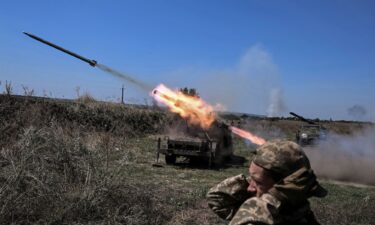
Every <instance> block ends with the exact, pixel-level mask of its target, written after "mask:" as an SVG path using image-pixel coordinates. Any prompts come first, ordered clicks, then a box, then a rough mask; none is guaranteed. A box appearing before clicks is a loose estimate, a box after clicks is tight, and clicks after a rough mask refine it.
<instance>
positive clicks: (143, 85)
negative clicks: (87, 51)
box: [23, 32, 153, 92]
mask: <svg viewBox="0 0 375 225" xmlns="http://www.w3.org/2000/svg"><path fill="white" fill-rule="evenodd" d="M23 33H24V34H25V35H27V36H29V37H31V38H32V39H34V40H37V41H39V42H42V43H43V44H46V45H48V46H51V47H53V48H55V49H57V50H60V51H62V52H64V53H66V54H68V55H71V56H73V57H75V58H77V59H80V60H82V61H84V62H86V63H88V64H90V66H93V67H97V68H99V69H101V70H102V71H105V72H107V73H110V74H112V75H113V76H115V77H117V78H120V79H123V80H126V81H129V82H131V83H133V84H135V85H137V86H138V87H140V88H141V89H142V90H144V91H146V92H150V91H152V89H153V88H152V87H151V86H150V85H148V84H146V83H143V82H140V81H138V80H136V79H134V78H132V77H131V76H129V75H127V74H124V73H120V72H118V71H116V70H114V69H111V68H109V67H108V66H105V65H103V64H99V63H97V62H96V61H95V60H93V59H88V58H85V57H83V56H81V55H78V54H77V53H74V52H72V51H69V50H67V49H65V48H63V47H60V46H58V45H56V44H53V43H52V42H49V41H46V40H44V39H42V38H40V37H38V36H36V35H34V34H31V33H27V32H23Z"/></svg>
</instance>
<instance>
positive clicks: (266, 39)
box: [0, 0, 375, 121]
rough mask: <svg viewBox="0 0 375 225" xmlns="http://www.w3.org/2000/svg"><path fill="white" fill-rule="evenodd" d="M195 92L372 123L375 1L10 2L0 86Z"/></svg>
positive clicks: (241, 106) (233, 102)
mask: <svg viewBox="0 0 375 225" xmlns="http://www.w3.org/2000/svg"><path fill="white" fill-rule="evenodd" d="M22 31H26V32H30V33H33V34H35V35H37V36H40V37H42V38H44V39H46V40H49V41H51V42H54V43H56V44H58V45H60V46H62V47H65V48H67V49H69V50H72V51H74V52H77V53H78V54H81V55H83V56H86V57H88V58H90V59H95V60H97V61H98V62H99V63H102V64H105V65H107V66H109V67H111V68H113V69H116V70H118V71H122V72H125V73H127V74H129V75H131V76H132V77H134V78H135V79H138V80H140V81H143V82H146V83H148V84H150V85H152V86H156V85H157V84H159V83H165V84H166V85H167V86H170V87H172V88H178V87H185V86H188V87H195V88H197V89H198V92H199V93H200V94H201V96H202V98H204V99H205V100H206V101H207V102H209V103H211V104H213V105H216V104H218V103H220V104H221V105H224V106H225V108H226V109H227V110H230V111H243V112H248V113H256V114H264V115H267V114H268V115H287V112H289V111H295V112H297V113H300V114H302V115H304V116H306V117H310V118H317V117H320V118H323V119H328V118H332V119H359V120H372V121H375V44H374V40H375V3H374V1H358V0H352V1H344V0H340V1H325V0H324V1H323V0H321V1H318V0H314V1H312V0H306V1H299V0H295V1H283V0H277V1H276V0H275V1H267V0H253V1H251V0H248V1H240V0H237V1H233V0H232V1H230V0H228V1H224V0H223V1H220V0H205V1H193V0H190V1H188V0H174V1H172V0H169V1H167V0H164V1H162V0H149V1H140V0H137V1H136V0H134V1H125V0H123V1H120V0H118V1H111V0H106V1H104V0H103V1H94V0H90V1H88V0H84V1H83V0H75V1H73V0H71V1H68V0H65V1H64V0H61V1H52V0H49V1H47V0H45V1H38V0H34V1H26V0H25V1H18V0H12V1H2V2H1V7H0V81H1V85H0V92H3V91H4V86H5V81H11V82H12V85H13V86H14V90H15V92H17V93H22V85H23V86H25V87H28V88H32V89H34V90H35V92H36V94H37V95H49V96H53V97H59V98H62V97H64V98H76V97H77V94H76V88H77V87H80V92H81V93H84V92H88V93H89V94H91V95H93V96H94V97H95V98H97V99H102V100H109V101H118V100H119V98H120V95H121V86H122V84H124V85H125V88H126V91H125V94H126V96H125V100H126V101H127V102H131V103H142V104H143V103H145V102H146V101H147V102H150V99H149V97H148V93H144V92H143V91H142V90H141V89H138V88H136V87H134V86H133V85H132V84H131V83H127V82H126V81H122V80H120V79H118V78H115V77H112V76H110V75H108V74H106V73H105V72H103V71H100V70H99V69H97V68H93V67H90V66H89V65H88V64H85V63H83V62H81V61H79V60H76V59H74V58H72V57H70V56H68V55H65V54H63V53H61V52H59V51H57V50H54V49H52V48H50V47H48V46H46V45H42V44H41V43H39V42H36V41H34V40H33V39H31V38H29V37H27V36H25V35H23V34H22Z"/></svg>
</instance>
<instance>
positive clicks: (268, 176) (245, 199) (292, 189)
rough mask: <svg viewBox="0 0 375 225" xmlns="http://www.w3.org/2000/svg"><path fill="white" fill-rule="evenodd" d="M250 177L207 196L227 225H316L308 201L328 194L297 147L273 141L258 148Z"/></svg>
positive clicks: (233, 179) (229, 181) (221, 186)
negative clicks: (313, 197)
mask: <svg viewBox="0 0 375 225" xmlns="http://www.w3.org/2000/svg"><path fill="white" fill-rule="evenodd" d="M249 175H250V176H249V177H248V178H246V177H245V176H244V175H243V174H240V175H237V176H234V177H231V178H227V179H226V180H224V181H222V182H221V183H220V184H218V185H217V186H215V187H213V188H211V189H210V190H209V192H208V193H207V198H208V205H209V207H210V208H211V209H212V210H213V211H214V212H215V213H216V214H217V215H218V216H220V217H221V218H223V219H226V220H229V221H230V223H229V225H242V224H247V225H255V224H301V225H302V224H303V225H310V224H319V223H318V222H317V221H316V219H315V216H314V214H313V212H312V211H311V209H310V204H309V201H308V198H310V197H312V196H315V197H324V196H326V194H327V191H326V190H325V189H324V188H323V187H322V186H320V185H319V183H318V181H317V179H316V176H315V174H314V172H313V170H312V169H311V167H310V162H309V160H308V158H307V156H306V155H305V153H304V152H303V150H302V148H301V147H300V146H299V145H298V144H296V143H294V142H291V141H282V140H275V141H269V142H267V143H265V144H264V145H262V146H260V147H259V148H258V149H257V153H256V155H255V157H254V159H253V161H252V162H251V164H250V167H249Z"/></svg>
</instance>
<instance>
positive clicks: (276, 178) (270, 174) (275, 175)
mask: <svg viewBox="0 0 375 225" xmlns="http://www.w3.org/2000/svg"><path fill="white" fill-rule="evenodd" d="M262 168H263V167H262ZM263 169H264V173H265V175H266V176H268V177H271V179H272V180H273V181H274V182H275V183H278V182H279V181H280V180H282V179H283V178H284V177H285V176H283V175H282V174H281V173H278V172H275V171H273V170H269V169H266V168H263Z"/></svg>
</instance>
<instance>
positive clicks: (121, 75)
mask: <svg viewBox="0 0 375 225" xmlns="http://www.w3.org/2000/svg"><path fill="white" fill-rule="evenodd" d="M96 67H97V68H99V69H101V70H102V71H104V72H107V73H110V74H111V75H113V76H115V77H117V78H120V79H123V80H126V81H129V82H130V83H132V84H135V85H137V86H138V87H139V88H141V89H142V90H144V91H146V92H151V91H152V89H153V88H152V87H151V86H150V85H148V84H146V83H144V82H141V81H138V80H136V79H134V78H132V77H131V76H129V75H127V74H125V73H120V72H118V71H116V70H114V69H111V68H109V67H108V66H106V65H103V64H100V63H97V64H96Z"/></svg>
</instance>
